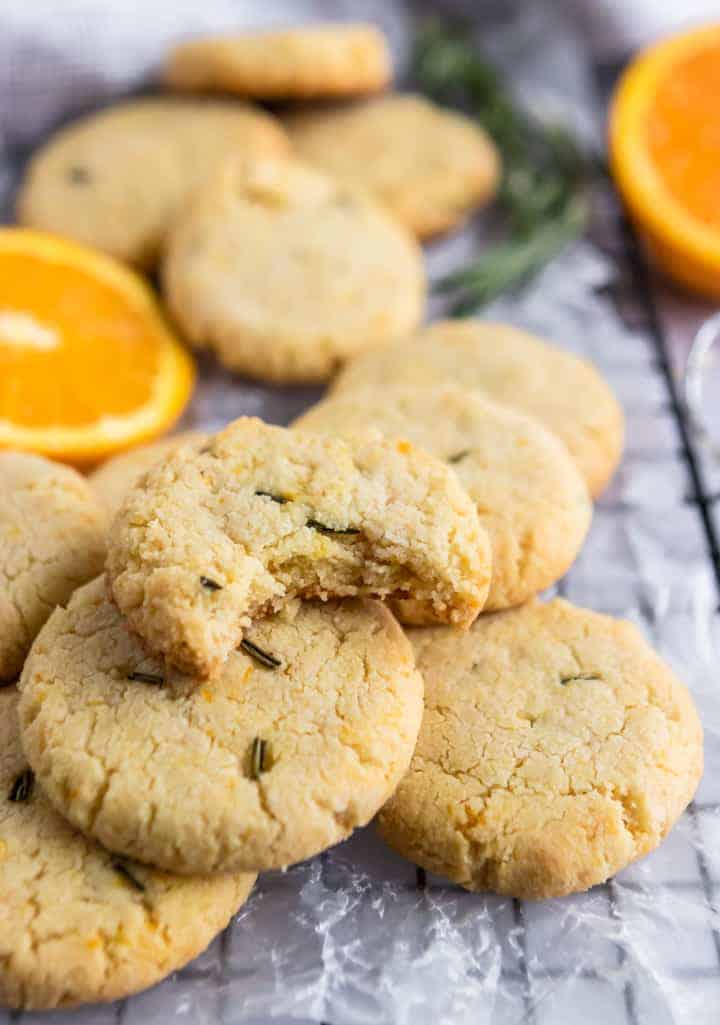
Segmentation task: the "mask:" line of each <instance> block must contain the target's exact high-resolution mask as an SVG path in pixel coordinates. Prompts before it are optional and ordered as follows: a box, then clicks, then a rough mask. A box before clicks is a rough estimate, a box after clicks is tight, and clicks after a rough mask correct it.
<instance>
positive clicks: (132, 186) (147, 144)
mask: <svg viewBox="0 0 720 1025" xmlns="http://www.w3.org/2000/svg"><path fill="white" fill-rule="evenodd" d="M288 148H289V145H288V141H287V138H286V136H285V133H284V132H283V129H282V128H281V126H280V125H279V123H278V122H276V121H275V120H274V119H273V118H272V117H271V115H270V114H267V113H265V112H264V111H261V110H258V109H255V108H253V107H250V106H245V105H244V104H242V103H239V102H236V101H232V100H219V99H218V100H202V99H182V98H177V97H158V98H153V99H139V100H131V101H128V102H127V103H123V104H119V105H118V106H115V107H111V108H109V109H108V110H103V111H100V112H99V113H96V114H91V115H89V116H88V117H85V118H81V119H80V120H78V121H75V122H73V123H71V124H70V125H68V126H67V127H66V128H63V129H61V130H60V131H59V132H58V133H57V134H56V135H54V136H53V137H52V138H51V139H50V140H49V142H47V143H46V144H45V145H44V146H42V147H41V148H40V150H38V152H37V153H36V154H35V156H34V157H33V159H32V160H31V162H30V166H29V168H28V171H27V174H26V177H25V181H24V183H23V185H22V188H21V191H20V194H19V198H18V202H17V214H18V219H19V220H20V222H21V223H22V224H26V225H30V226H32V227H35V228H42V229H43V230H46V231H53V232H57V233H58V234H60V235H65V236H67V237H68V238H74V239H77V240H78V241H80V242H85V243H87V244H89V245H93V246H96V247H97V248H98V249H102V250H103V251H104V252H106V253H109V254H110V255H112V256H115V257H117V258H118V259H121V260H125V261H127V262H129V263H133V264H136V265H138V266H140V267H145V268H148V267H152V266H153V265H154V264H155V263H156V261H157V259H158V256H159V254H160V248H161V245H162V242H163V239H164V237H165V234H166V232H167V230H168V227H169V226H170V224H171V222H172V220H173V218H174V216H175V214H176V213H178V211H179V210H180V209H181V207H182V206H183V204H184V203H185V201H186V200H187V199H188V197H189V195H190V193H191V192H192V190H193V189H194V188H195V187H196V186H197V185H199V184H200V183H201V182H202V181H203V180H204V179H205V178H206V177H207V175H208V174H209V173H210V172H211V171H212V170H214V168H215V166H216V165H217V164H218V163H219V162H220V161H221V160H222V158H223V157H225V156H227V155H228V154H230V153H238V154H242V155H244V156H248V157H249V156H263V155H268V156H270V155H272V156H282V155H283V154H284V153H286V152H287V151H288Z"/></svg>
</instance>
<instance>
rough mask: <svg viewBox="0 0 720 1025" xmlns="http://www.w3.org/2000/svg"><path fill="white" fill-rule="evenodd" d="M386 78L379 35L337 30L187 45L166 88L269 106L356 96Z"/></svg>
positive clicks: (170, 68) (173, 55)
mask: <svg viewBox="0 0 720 1025" xmlns="http://www.w3.org/2000/svg"><path fill="white" fill-rule="evenodd" d="M391 78H392V62H391V57H390V51H389V49H388V45H387V41H386V39H385V36H384V35H383V33H382V32H381V31H380V30H379V29H378V28H376V27H375V26H374V25H363V24H357V25H352V24H349V25H348V24H346V25H343V24H339V23H336V24H327V25H322V24H320V25H303V26H300V27H298V28H294V29H287V30H284V31H265V32H252V33H249V32H248V33H243V34H242V35H224V36H206V37H202V38H200V39H191V40H189V41H188V42H186V43H181V44H180V45H179V46H176V47H175V48H174V49H173V50H171V52H170V54H169V55H168V58H167V61H166V64H165V69H164V72H163V79H164V81H165V84H166V85H168V86H170V88H171V89H183V90H189V91H191V92H197V91H216V92H217V91H219V92H229V93H235V94H237V95H240V96H254V97H257V98H259V99H267V100H277V99H293V98H298V99H309V98H311V97H312V98H316V97H322V96H357V95H359V94H360V95H362V94H364V93H373V92H377V91H378V90H379V89H384V88H385V87H386V86H387V85H388V84H389V83H390V80H391Z"/></svg>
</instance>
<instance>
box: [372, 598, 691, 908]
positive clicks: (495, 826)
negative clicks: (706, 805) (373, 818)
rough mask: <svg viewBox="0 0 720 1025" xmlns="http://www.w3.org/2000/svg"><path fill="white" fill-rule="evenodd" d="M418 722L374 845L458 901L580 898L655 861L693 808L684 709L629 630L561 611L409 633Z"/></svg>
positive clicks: (672, 683)
mask: <svg viewBox="0 0 720 1025" xmlns="http://www.w3.org/2000/svg"><path fill="white" fill-rule="evenodd" d="M412 641H413V646H414V648H415V652H416V656H417V659H418V668H419V669H420V671H421V673H422V674H423V677H424V679H425V713H424V717H423V725H422V729H421V731H420V737H419V740H418V745H417V748H416V751H415V754H414V756H413V760H412V763H411V766H410V770H409V772H408V774H407V775H406V776H405V778H404V780H403V782H402V783H401V784H400V787H399V789H398V791H397V793H396V794H395V795H394V796H393V797H392V798H391V800H390V801H389V803H388V804H387V805H386V807H385V808H384V809H383V812H382V814H381V817H380V823H379V824H380V832H381V833H382V835H383V836H384V838H385V839H386V840H387V841H388V843H389V844H390V845H391V846H392V847H394V848H395V849H396V850H398V851H399V852H400V853H401V854H403V855H405V857H407V858H410V859H411V860H412V861H415V862H417V863H418V864H420V865H423V866H424V867H425V868H427V869H429V870H431V871H433V872H437V873H439V874H440V875H444V876H447V877H448V878H449V879H452V880H453V881H454V882H456V883H459V884H460V885H461V886H464V887H466V888H467V889H469V890H492V891H495V892H497V893H502V894H508V895H510V896H513V897H520V898H530V899H538V898H544V897H558V896H562V895H564V894H567V893H573V892H575V891H580V890H586V889H588V888H589V887H591V886H594V885H595V884H596V883H602V882H604V881H605V880H606V879H608V878H609V877H610V876H612V875H613V874H614V873H616V872H619V871H620V870H621V869H622V868H624V867H625V866H626V865H628V864H629V863H630V862H632V861H634V860H635V859H636V858H640V857H642V856H643V855H644V854H648V853H649V852H650V851H652V850H653V849H654V848H655V847H657V846H658V844H659V843H660V842H661V840H662V839H663V838H664V837H665V835H666V834H667V833H668V831H669V830H670V828H671V827H672V826H673V824H674V823H675V821H676V820H677V818H678V817H679V815H680V814H681V812H682V811H683V809H684V808H685V807H686V805H687V804H688V803H689V802H690V800H691V799H692V796H693V794H694V792H695V789H696V787H697V784H698V781H699V779H700V776H701V774H702V766H703V748H702V729H701V726H700V721H699V719H698V716H697V712H696V711H695V707H694V705H693V702H692V699H691V697H690V695H689V694H688V692H687V690H686V689H685V687H684V686H683V685H682V684H681V683H680V682H679V681H678V680H677V678H676V677H675V676H674V675H673V673H672V672H671V671H670V669H669V668H668V667H667V666H666V665H665V664H664V663H663V662H662V661H661V659H660V658H659V657H658V656H657V655H656V654H655V652H653V651H652V649H651V648H650V647H649V646H648V644H647V643H646V642H645V641H644V640H643V638H642V636H641V635H640V633H639V632H638V630H637V629H636V628H635V627H634V626H632V625H631V624H630V623H627V622H623V621H622V620H617V619H612V618H610V617H609V616H603V615H600V614H598V613H596V612H590V611H588V610H586V609H580V608H577V607H575V606H573V605H570V604H569V603H568V602H565V601H562V600H560V599H558V600H556V601H552V602H549V603H548V604H540V603H535V602H534V603H532V604H529V605H525V606H523V607H521V608H519V609H513V610H511V611H509V612H499V613H495V614H494V615H490V616H482V617H481V618H480V619H479V620H478V621H477V622H476V623H475V625H474V626H473V628H472V630H471V631H469V632H468V633H466V634H458V633H456V632H453V631H450V630H447V629H446V628H443V627H440V628H435V629H432V630H424V631H414V632H413V634H412Z"/></svg>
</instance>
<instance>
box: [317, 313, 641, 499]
mask: <svg viewBox="0 0 720 1025" xmlns="http://www.w3.org/2000/svg"><path fill="white" fill-rule="evenodd" d="M398 380H402V381H404V382H405V383H406V384H408V385H413V386H416V387H423V388H427V387H432V388H434V387H436V386H437V385H438V384H446V383H453V384H458V385H460V386H461V387H463V388H480V389H482V390H483V391H485V392H487V394H488V395H489V396H490V398H493V399H496V400H497V401H498V402H502V403H504V404H506V405H508V406H511V407H513V408H515V409H518V410H519V411H520V412H522V413H529V414H530V415H531V416H534V417H535V418H536V419H538V420H540V422H541V423H543V424H544V425H545V426H546V427H548V428H549V429H550V430H551V431H552V432H553V434H556V435H557V436H558V437H559V438H560V439H561V440H562V441H564V442H565V444H566V445H567V447H568V449H569V450H570V454H571V455H572V457H573V459H574V460H575V462H576V463H577V465H578V467H579V469H580V472H581V473H582V475H583V477H584V478H585V480H586V481H587V484H588V487H589V488H590V493H591V494H592V495H593V496H596V495H598V494H599V493H600V492H601V491H602V490H603V488H604V487H605V485H606V484H607V482H608V480H609V479H610V477H611V475H612V473H613V471H614V470H615V467H616V466H617V464H618V461H619V459H620V455H621V453H622V446H623V433H624V423H623V414H622V410H621V409H620V406H619V405H618V403H617V400H616V399H615V396H614V395H613V393H612V392H611V390H610V388H609V386H608V384H607V382H606V381H605V380H604V379H603V378H602V377H601V376H600V374H599V373H598V371H597V370H596V369H595V368H594V367H593V366H592V364H590V363H588V362H587V360H583V359H581V358H580V357H579V356H575V355H573V354H572V353H570V352H565V351H563V350H562V349H557V348H555V346H553V345H549V344H547V343H546V342H543V341H541V339H539V338H536V337H535V336H533V335H530V334H528V333H527V332H525V331H520V330H519V329H518V328H515V327H511V326H509V325H507V324H493V323H488V322H487V321H481V320H449V321H440V322H438V323H436V324H433V325H431V326H430V327H429V328H426V329H425V330H424V331H421V332H419V333H418V334H417V335H416V336H415V337H412V338H408V339H406V340H405V341H403V342H401V343H399V344H398V345H394V346H392V347H390V348H387V349H385V350H379V351H377V352H372V353H367V354H366V355H365V356H362V357H360V358H358V359H356V360H354V361H353V363H352V364H351V365H350V366H348V367H346V368H345V370H344V372H343V373H341V374H340V375H339V377H338V378H337V379H336V381H335V383H334V388H335V389H337V390H338V391H340V390H342V391H345V390H349V389H351V388H354V389H360V388H371V389H372V388H382V387H385V386H387V384H388V383H393V382H396V381H398Z"/></svg>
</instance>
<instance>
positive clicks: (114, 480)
mask: <svg viewBox="0 0 720 1025" xmlns="http://www.w3.org/2000/svg"><path fill="white" fill-rule="evenodd" d="M208 438H209V435H208V434H203V433H202V432H201V431H184V432H183V433H182V434H173V435H171V436H170V437H169V438H161V439H160V441H153V442H151V443H150V444H149V445H140V446H139V447H138V448H133V449H131V450H130V451H129V452H122V453H121V454H120V455H119V456H114V457H113V458H112V459H108V461H107V462H106V463H103V465H102V466H100V467H98V469H97V470H95V471H94V472H93V473H91V474H90V476H89V478H88V480H89V481H90V486H91V487H92V489H93V491H94V492H95V494H96V495H97V498H98V501H99V502H100V504H101V505H102V506H103V508H104V509H105V510H106V512H107V513H108V515H109V516H110V517H112V516H114V515H115V513H116V512H117V511H118V509H119V508H120V506H121V505H122V503H123V501H124V499H125V496H126V495H127V493H128V491H130V489H131V488H132V487H133V485H134V484H136V483H137V482H138V481H139V480H140V478H141V477H142V475H143V474H144V473H147V471H148V470H149V469H150V468H151V467H152V466H155V464H156V463H159V462H160V460H161V459H163V458H164V457H165V456H167V455H170V453H171V452H174V451H175V449H178V448H180V447H181V446H182V445H188V444H192V445H195V446H196V447H197V448H201V447H202V446H203V445H204V444H205V443H206V442H207V440H208Z"/></svg>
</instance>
